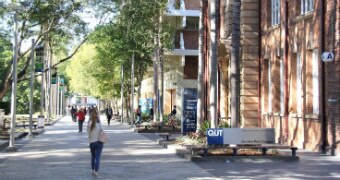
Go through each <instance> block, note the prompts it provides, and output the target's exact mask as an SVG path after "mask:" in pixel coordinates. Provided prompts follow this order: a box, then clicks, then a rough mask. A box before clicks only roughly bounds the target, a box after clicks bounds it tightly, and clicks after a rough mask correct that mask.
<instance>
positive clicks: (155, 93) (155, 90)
mask: <svg viewBox="0 0 340 180" xmlns="http://www.w3.org/2000/svg"><path fill="white" fill-rule="evenodd" d="M155 43H157V37H155ZM158 58H159V51H158V45H157V48H156V49H155V55H154V61H153V99H154V103H153V110H154V114H153V122H156V121H157V117H158V64H157V60H158Z"/></svg>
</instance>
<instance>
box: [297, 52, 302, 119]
mask: <svg viewBox="0 0 340 180" xmlns="http://www.w3.org/2000/svg"><path fill="white" fill-rule="evenodd" d="M296 102H297V105H296V109H297V113H298V114H301V112H302V62H301V53H297V55H296Z"/></svg>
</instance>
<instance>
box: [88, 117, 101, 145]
mask: <svg viewBox="0 0 340 180" xmlns="http://www.w3.org/2000/svg"><path fill="white" fill-rule="evenodd" d="M90 130H91V121H89V123H87V133H88V135H89V142H90V143H93V142H96V141H99V132H100V131H102V130H103V128H102V125H101V124H100V122H97V123H96V125H95V127H94V128H93V130H92V131H91V132H90Z"/></svg>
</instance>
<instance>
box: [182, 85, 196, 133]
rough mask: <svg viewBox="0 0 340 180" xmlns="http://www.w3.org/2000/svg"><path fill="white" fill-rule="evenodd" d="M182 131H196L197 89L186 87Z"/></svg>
mask: <svg viewBox="0 0 340 180" xmlns="http://www.w3.org/2000/svg"><path fill="white" fill-rule="evenodd" d="M182 105H183V106H182V109H183V111H182V132H183V133H187V132H195V131H196V128H197V89H192V88H185V89H184V90H183V103H182Z"/></svg>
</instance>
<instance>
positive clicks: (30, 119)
mask: <svg viewBox="0 0 340 180" xmlns="http://www.w3.org/2000/svg"><path fill="white" fill-rule="evenodd" d="M34 41H35V40H34V38H33V39H32V46H31V78H30V90H31V91H30V102H29V103H30V118H29V131H28V135H27V138H28V139H32V138H33V133H32V126H33V91H34V44H35V42H34Z"/></svg>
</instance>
